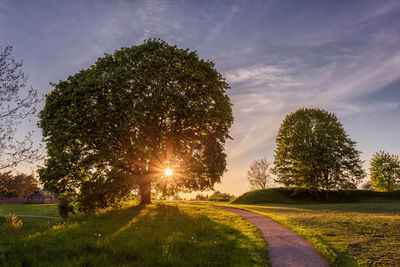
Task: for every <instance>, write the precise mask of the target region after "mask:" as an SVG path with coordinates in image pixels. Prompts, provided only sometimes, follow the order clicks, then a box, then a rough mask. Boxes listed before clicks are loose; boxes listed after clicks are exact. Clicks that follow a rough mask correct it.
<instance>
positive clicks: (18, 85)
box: [0, 46, 40, 170]
mask: <svg viewBox="0 0 400 267" xmlns="http://www.w3.org/2000/svg"><path fill="white" fill-rule="evenodd" d="M27 78H28V76H27V75H26V74H25V73H24V72H23V71H22V61H17V60H16V59H15V58H14V56H13V55H12V47H11V46H6V47H5V48H1V47H0V170H2V169H7V168H8V169H9V168H11V167H14V166H16V165H17V164H19V163H21V162H24V161H27V162H33V161H35V160H36V159H38V158H39V156H38V150H37V148H35V146H34V143H33V141H32V138H31V137H32V134H33V133H32V132H28V133H27V134H26V135H25V136H23V135H22V134H20V135H19V138H18V137H17V135H16V132H17V129H18V125H19V124H21V122H23V121H24V120H25V119H27V118H28V117H29V116H30V115H33V114H35V113H36V105H37V103H38V102H39V100H40V99H39V98H38V94H37V90H35V89H33V88H32V87H29V88H27V86H26V82H27Z"/></svg>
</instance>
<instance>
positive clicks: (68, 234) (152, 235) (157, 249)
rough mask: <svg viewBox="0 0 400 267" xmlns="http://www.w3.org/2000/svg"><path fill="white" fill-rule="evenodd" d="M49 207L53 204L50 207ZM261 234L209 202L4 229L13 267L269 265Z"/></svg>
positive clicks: (0, 260)
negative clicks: (29, 266)
mask: <svg viewBox="0 0 400 267" xmlns="http://www.w3.org/2000/svg"><path fill="white" fill-rule="evenodd" d="M49 208H50V209H51V208H52V207H49ZM265 249H266V244H265V242H264V240H263V239H262V236H261V233H260V232H259V231H258V230H257V229H256V228H255V227H253V226H252V225H251V224H250V223H248V222H247V221H245V220H244V219H242V218H241V217H240V216H237V215H235V214H233V213H230V212H226V211H222V210H218V209H215V208H210V207H205V206H191V205H171V204H170V205H165V204H164V205H149V206H146V207H145V208H143V207H139V206H136V207H130V208H126V209H121V210H112V211H107V212H104V213H101V214H97V215H92V216H77V217H75V218H73V219H71V220H68V221H66V222H65V223H64V222H62V221H61V220H47V219H46V220H44V219H41V221H40V220H37V224H36V225H33V224H31V225H29V226H28V227H25V225H24V226H23V228H22V230H20V231H19V232H16V233H1V238H0V265H8V266H24V265H27V264H29V265H31V266H126V265H130V266H266V265H268V262H267V255H266V250H265Z"/></svg>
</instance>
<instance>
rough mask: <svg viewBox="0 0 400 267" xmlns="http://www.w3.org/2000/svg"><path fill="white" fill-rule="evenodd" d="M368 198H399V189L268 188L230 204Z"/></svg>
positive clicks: (354, 200)
mask: <svg viewBox="0 0 400 267" xmlns="http://www.w3.org/2000/svg"><path fill="white" fill-rule="evenodd" d="M370 200H400V190H397V191H392V192H376V191H370V190H332V191H329V192H328V191H320V192H315V191H311V190H309V189H305V188H289V187H280V188H269V189H259V190H254V191H250V192H247V193H244V194H243V195H241V196H239V197H238V198H236V199H235V200H233V201H232V204H257V203H282V204H294V203H315V202H357V201H370Z"/></svg>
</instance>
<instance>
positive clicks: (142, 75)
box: [39, 39, 233, 209]
mask: <svg viewBox="0 0 400 267" xmlns="http://www.w3.org/2000/svg"><path fill="white" fill-rule="evenodd" d="M53 86H54V90H53V91H52V92H50V93H49V94H48V95H47V97H46V104H45V107H44V109H43V110H42V111H41V112H40V127H41V128H42V130H43V136H44V140H45V142H46V147H47V154H48V158H47V159H46V161H45V165H44V167H43V168H41V169H40V170H39V173H40V179H41V181H42V182H43V184H44V186H45V188H47V189H48V190H49V191H52V192H55V193H57V194H65V193H70V192H71V193H78V192H79V197H78V201H80V202H81V203H80V204H81V205H80V207H83V206H88V209H93V208H94V209H95V208H97V207H103V206H109V205H112V204H113V203H115V202H118V200H119V199H120V198H121V197H123V196H124V195H127V194H129V193H130V192H131V191H132V190H139V191H140V198H141V203H142V204H148V203H150V202H151V189H152V188H156V189H157V190H158V191H160V192H162V193H163V194H165V195H174V194H176V193H177V192H179V191H185V192H190V191H195V190H212V189H213V186H214V184H215V183H218V182H219V181H220V178H221V176H222V174H223V173H224V172H225V170H226V154H225V152H224V143H225V141H226V140H227V139H228V138H230V137H229V135H228V130H229V128H230V126H231V124H232V122H233V116H232V104H231V102H230V99H229V97H228V95H227V94H226V91H227V90H228V89H229V86H228V84H227V83H226V82H225V79H224V78H223V77H222V76H221V74H220V73H218V72H217V70H216V69H215V67H214V63H212V62H210V61H205V60H202V59H199V57H198V55H197V53H196V52H190V51H189V50H184V49H179V48H177V47H176V46H170V45H168V44H167V43H166V42H164V41H160V40H155V39H151V40H147V41H145V42H144V43H143V44H142V45H139V46H133V47H130V48H121V49H120V50H117V51H115V53H114V54H113V55H105V56H104V57H103V58H99V59H98V60H97V62H96V63H95V64H94V65H93V66H91V67H90V68H89V69H86V70H82V71H80V72H78V73H77V74H75V75H73V76H70V77H69V78H68V79H67V80H65V81H60V82H58V83H57V84H53ZM167 168H169V169H172V170H173V174H172V176H166V175H164V171H165V169H167ZM99 195H102V196H103V197H102V198H99V197H98V196H99Z"/></svg>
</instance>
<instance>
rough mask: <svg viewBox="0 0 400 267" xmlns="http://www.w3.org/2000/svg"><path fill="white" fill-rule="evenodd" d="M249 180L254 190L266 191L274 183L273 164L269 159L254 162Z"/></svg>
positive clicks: (248, 175)
mask: <svg viewBox="0 0 400 267" xmlns="http://www.w3.org/2000/svg"><path fill="white" fill-rule="evenodd" d="M247 179H248V180H249V183H250V187H251V188H252V189H265V188H267V187H268V186H271V185H272V184H273V183H274V177H273V173H272V162H269V161H268V160H267V158H262V159H258V160H254V161H253V162H252V163H251V164H250V167H249V170H248V171H247Z"/></svg>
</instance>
